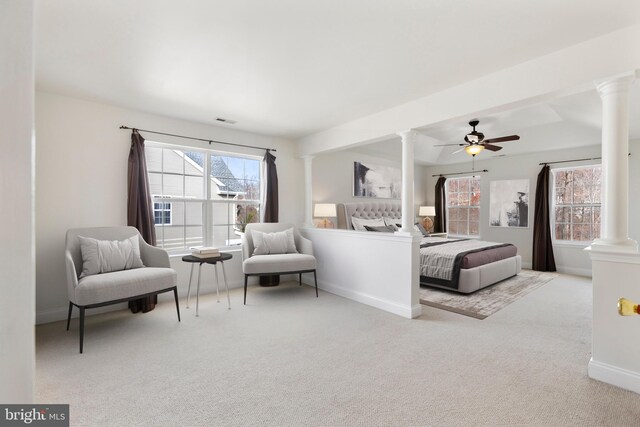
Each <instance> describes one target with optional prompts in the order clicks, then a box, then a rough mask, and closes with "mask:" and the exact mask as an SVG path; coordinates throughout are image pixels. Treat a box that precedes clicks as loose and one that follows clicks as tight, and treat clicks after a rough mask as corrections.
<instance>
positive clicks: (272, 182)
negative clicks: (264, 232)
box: [260, 150, 280, 286]
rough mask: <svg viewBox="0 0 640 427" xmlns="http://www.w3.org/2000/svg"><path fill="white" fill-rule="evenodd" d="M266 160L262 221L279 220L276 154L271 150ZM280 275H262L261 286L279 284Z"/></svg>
mask: <svg viewBox="0 0 640 427" xmlns="http://www.w3.org/2000/svg"><path fill="white" fill-rule="evenodd" d="M262 161H263V162H264V175H265V176H264V179H265V181H266V182H265V186H264V188H265V191H264V202H263V204H262V222H278V170H277V168H276V156H274V155H273V154H271V152H270V151H269V150H267V152H266V153H265V155H264V158H263V159H262ZM278 284H280V276H277V275H276V276H260V286H277V285H278Z"/></svg>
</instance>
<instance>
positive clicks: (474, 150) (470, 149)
mask: <svg viewBox="0 0 640 427" xmlns="http://www.w3.org/2000/svg"><path fill="white" fill-rule="evenodd" d="M482 150H484V146H483V145H478V144H473V145H467V146H466V147H464V151H466V152H467V154H470V155H472V156H475V155H476V154H479V153H480V152H481V151H482Z"/></svg>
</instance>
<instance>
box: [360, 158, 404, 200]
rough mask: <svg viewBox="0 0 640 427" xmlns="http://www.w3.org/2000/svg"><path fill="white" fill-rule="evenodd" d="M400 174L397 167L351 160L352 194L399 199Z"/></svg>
mask: <svg viewBox="0 0 640 427" xmlns="http://www.w3.org/2000/svg"><path fill="white" fill-rule="evenodd" d="M401 195H402V175H401V173H400V169H399V168H395V167H393V166H380V165H376V164H372V163H362V162H353V196H354V197H376V198H380V199H399V198H400V197H401Z"/></svg>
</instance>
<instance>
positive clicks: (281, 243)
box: [251, 227, 298, 255]
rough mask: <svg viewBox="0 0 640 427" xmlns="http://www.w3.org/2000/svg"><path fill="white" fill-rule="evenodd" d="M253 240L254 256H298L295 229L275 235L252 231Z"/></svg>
mask: <svg viewBox="0 0 640 427" xmlns="http://www.w3.org/2000/svg"><path fill="white" fill-rule="evenodd" d="M251 237H252V238H253V247H254V249H253V255H275V254H297V253H298V250H297V249H296V241H295V239H294V237H293V227H292V228H288V229H286V230H284V231H278V232H275V233H264V232H262V231H258V230H252V231H251Z"/></svg>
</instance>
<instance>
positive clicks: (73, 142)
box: [36, 92, 304, 323]
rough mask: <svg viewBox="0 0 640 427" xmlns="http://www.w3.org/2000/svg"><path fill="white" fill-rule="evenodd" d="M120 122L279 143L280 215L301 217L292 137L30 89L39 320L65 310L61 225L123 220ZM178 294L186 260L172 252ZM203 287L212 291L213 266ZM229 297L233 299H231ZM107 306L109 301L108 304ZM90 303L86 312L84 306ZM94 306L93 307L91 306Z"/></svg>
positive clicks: (233, 277)
mask: <svg viewBox="0 0 640 427" xmlns="http://www.w3.org/2000/svg"><path fill="white" fill-rule="evenodd" d="M120 125H127V126H131V127H137V128H141V129H151V130H157V131H161V132H167V133H174V134H181V135H188V136H195V137H202V138H207V139H208V138H210V139H215V140H220V141H226V142H234V143H241V144H249V145H254V146H263V147H269V148H275V149H277V152H275V153H274V154H275V156H276V157H277V160H276V165H277V168H278V178H279V192H280V221H281V222H291V223H294V224H300V223H301V222H302V220H303V215H304V213H303V205H302V203H301V202H300V201H301V200H303V199H304V196H303V182H302V180H300V177H301V176H303V164H302V160H300V159H299V158H297V157H295V146H294V144H293V143H292V142H290V141H287V140H283V139H278V138H272V137H268V136H262V135H257V134H251V133H247V132H240V131H235V130H232V129H228V128H223V127H216V126H208V125H204V124H198V123H192V122H187V121H183V120H176V119H172V118H169V117H163V116H158V115H151V114H146V113H142V112H138V111H132V110H127V109H123V108H119V107H116V106H112V105H105V104H99V103H95V102H89V101H85V100H80V99H75V98H70V97H65V96H60V95H56V94H50V93H43V92H37V93H36V129H37V134H38V139H37V147H36V148H37V153H38V156H37V162H36V184H37V193H36V311H37V321H38V323H42V322H47V321H53V320H59V319H64V318H66V310H67V307H68V298H67V290H66V285H65V280H66V279H65V270H64V262H63V254H64V239H65V233H66V230H67V229H69V228H76V227H93V226H105V225H126V212H127V206H126V204H127V187H126V184H127V158H128V155H129V147H130V144H131V133H130V131H127V130H120V129H119V126H120ZM141 133H142V135H143V136H144V137H145V138H146V139H148V140H153V141H157V142H165V143H171V144H178V145H188V146H193V147H198V148H215V149H219V150H221V151H236V152H243V153H245V154H253V155H255V154H263V153H261V152H260V151H256V150H250V149H242V148H238V147H232V148H229V147H228V146H227V147H225V146H217V147H216V146H215V145H213V146H209V145H208V144H207V143H205V142H199V141H190V140H184V139H178V138H171V137H166V136H160V135H154V134H145V133H144V132H141ZM240 265H241V263H240V254H239V253H236V254H234V259H233V260H232V261H231V262H229V263H228V264H227V267H228V270H227V273H228V274H229V280H230V282H231V283H230V284H231V285H233V286H240V284H241V283H242V281H241V268H240ZM172 266H174V268H175V269H176V270H177V271H178V286H179V290H180V293H181V295H185V294H186V287H187V281H188V279H189V276H188V274H189V266H188V265H185V264H184V263H183V262H182V261H181V260H180V259H179V258H174V259H172ZM203 269H206V270H207V276H203V277H204V282H203V287H202V288H203V290H205V291H211V290H212V289H213V285H212V282H211V269H209V268H207V267H203ZM232 303H233V302H232ZM107 309H109V308H107ZM91 312H92V311H90V312H89V314H90V313H91ZM93 312H94V313H95V312H98V310H93Z"/></svg>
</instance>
